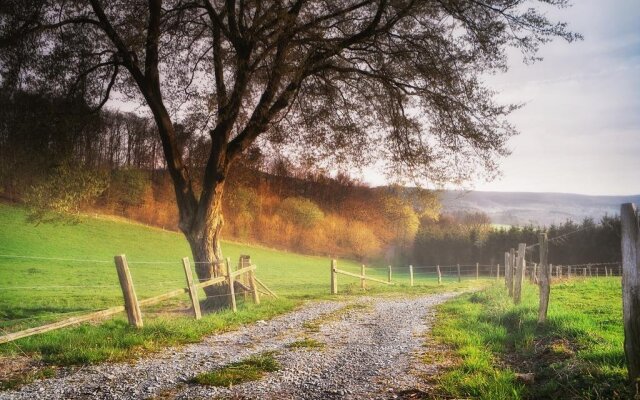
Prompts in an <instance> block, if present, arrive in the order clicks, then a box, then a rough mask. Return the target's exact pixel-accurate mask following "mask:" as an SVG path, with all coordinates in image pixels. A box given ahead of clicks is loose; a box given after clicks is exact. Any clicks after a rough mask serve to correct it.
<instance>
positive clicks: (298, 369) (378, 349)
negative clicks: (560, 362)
mask: <svg viewBox="0 0 640 400" xmlns="http://www.w3.org/2000/svg"><path fill="white" fill-rule="evenodd" d="M454 295H455V294H438V295H425V296H420V297H412V298H409V299H402V298H397V297H396V298H373V297H367V298H358V299H357V300H353V301H350V302H330V301H324V302H311V303H308V304H307V305H305V306H304V307H302V308H301V309H299V310H296V311H294V312H291V313H289V314H286V315H282V316H279V317H277V318H274V319H272V320H270V321H266V322H265V321H260V322H258V323H255V324H251V325H247V326H245V327H243V328H241V329H239V330H237V331H234V332H229V333H225V334H221V335H215V336H211V337H208V338H206V339H205V340H204V341H203V342H202V343H198V344H193V345H188V346H184V347H180V348H174V349H167V350H166V351H165V352H163V353H160V354H154V355H151V356H149V357H146V358H142V359H140V360H138V361H136V362H134V363H117V364H102V365H98V366H92V367H87V368H83V369H80V370H77V371H74V372H70V373H68V374H66V375H64V376H59V377H56V378H52V379H48V380H44V381H39V382H35V383H33V384H30V385H27V386H24V387H22V388H21V389H20V390H19V391H17V392H3V393H0V399H33V398H42V399H44V398H50V399H59V398H65V399H81V398H99V399H130V398H140V399H142V398H154V397H155V398H178V399H200V398H202V399H204V398H207V399H210V398H249V399H386V398H397V397H401V394H402V393H403V392H405V391H407V390H416V389H418V390H419V389H421V388H423V379H421V378H420V375H421V374H425V373H430V371H429V366H425V365H424V364H423V363H421V362H420V360H419V355H420V354H421V353H422V352H424V351H425V349H424V347H423V344H424V338H423V337H422V336H423V334H424V333H425V332H426V330H427V329H429V324H430V322H431V319H432V318H431V316H432V313H433V307H434V306H435V305H437V304H439V303H441V302H443V301H445V300H446V299H448V298H451V297H452V296H454ZM303 338H311V339H315V340H317V341H319V342H321V343H324V347H323V348H321V349H308V348H298V349H290V348H289V347H288V345H289V344H291V343H292V342H295V341H297V340H300V339H303ZM265 351H275V352H276V353H275V354H276V358H277V359H278V361H279V362H280V364H281V366H282V368H281V369H280V370H279V371H277V372H274V373H271V374H269V375H267V376H266V377H265V378H264V379H262V380H260V381H257V382H249V383H245V384H242V385H238V386H235V387H233V388H219V387H208V386H200V385H197V384H193V383H189V380H190V379H191V378H192V377H193V376H195V375H196V374H198V373H200V372H203V371H210V370H212V369H214V368H216V367H219V366H222V365H225V364H228V363H230V362H234V361H238V360H241V359H243V358H246V357H247V356H249V355H251V354H257V353H261V352H265Z"/></svg>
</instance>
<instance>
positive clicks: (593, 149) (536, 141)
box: [362, 0, 640, 196]
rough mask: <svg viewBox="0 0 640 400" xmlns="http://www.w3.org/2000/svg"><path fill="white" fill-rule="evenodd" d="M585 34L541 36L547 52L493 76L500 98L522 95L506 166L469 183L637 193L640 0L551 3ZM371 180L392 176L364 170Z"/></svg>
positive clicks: (481, 187)
mask: <svg viewBox="0 0 640 400" xmlns="http://www.w3.org/2000/svg"><path fill="white" fill-rule="evenodd" d="M549 15H552V16H553V17H555V18H556V19H558V20H561V21H566V22H568V24H569V28H570V29H572V30H574V31H576V32H579V33H581V34H582V35H583V36H584V40H583V41H578V42H576V43H571V44H568V43H566V42H563V41H560V40H556V41H554V42H553V43H549V44H548V45H546V46H543V47H542V48H541V50H540V55H541V56H542V57H544V60H543V61H540V62H537V63H535V64H533V65H524V64H523V63H522V61H521V57H520V56H519V54H518V53H516V52H511V53H510V70H509V71H508V72H507V73H505V74H498V75H495V76H491V77H489V79H487V83H488V85H489V87H490V88H492V89H494V90H496V91H498V92H499V95H498V97H497V98H498V100H500V101H501V102H513V103H525V105H524V107H523V108H522V109H520V110H518V111H516V112H514V113H513V114H512V115H511V116H510V118H509V120H510V122H512V123H513V124H514V125H515V126H516V128H517V129H518V130H519V131H520V135H518V136H515V137H513V138H511V139H510V140H509V142H508V147H509V148H510V149H511V150H512V154H511V155H510V156H508V157H506V158H504V159H503V160H501V161H500V167H501V170H502V176H501V177H499V178H498V179H496V180H494V181H493V182H480V181H476V182H472V183H471V184H470V185H468V186H466V187H465V188H463V189H472V190H476V191H500V192H536V193H575V194H583V195H604V196H628V195H632V194H637V193H640V176H639V174H638V172H637V171H640V157H638V154H640V140H638V139H640V114H639V113H638V110H640V95H638V93H640V25H639V24H638V23H637V21H638V20H640V2H638V1H636V0H615V1H612V2H607V3H606V4H605V3H603V2H601V1H597V0H581V1H579V2H577V1H576V2H574V4H573V6H572V7H569V8H566V9H562V10H553V11H550V12H549ZM362 178H363V179H364V180H365V181H366V182H368V183H369V184H372V185H381V184H385V183H386V182H387V180H386V179H385V177H384V175H383V174H382V173H380V172H378V171H373V170H367V171H365V172H364V173H363V175H362Z"/></svg>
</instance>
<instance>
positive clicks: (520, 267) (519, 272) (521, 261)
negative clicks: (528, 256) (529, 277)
mask: <svg viewBox="0 0 640 400" xmlns="http://www.w3.org/2000/svg"><path fill="white" fill-rule="evenodd" d="M526 249H527V245H526V244H525V243H520V244H518V259H517V261H516V276H515V279H514V288H513V302H514V303H515V304H519V303H520V300H521V299H522V282H523V281H524V274H525V262H526V261H525V258H524V253H525V251H526Z"/></svg>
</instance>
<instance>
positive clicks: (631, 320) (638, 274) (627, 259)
mask: <svg viewBox="0 0 640 400" xmlns="http://www.w3.org/2000/svg"><path fill="white" fill-rule="evenodd" d="M638 217H639V216H638V212H637V210H636V206H635V204H633V203H625V204H623V205H622V206H621V207H620V218H621V219H622V243H621V247H622V315H623V320H624V353H625V356H626V358H627V369H628V372H629V380H630V382H631V385H632V393H633V395H635V397H634V398H638V396H640V257H639V256H640V226H639V223H640V220H639V218H638Z"/></svg>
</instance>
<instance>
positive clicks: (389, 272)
mask: <svg viewBox="0 0 640 400" xmlns="http://www.w3.org/2000/svg"><path fill="white" fill-rule="evenodd" d="M388 268H389V271H388V273H387V280H388V282H391V265H389V267H388Z"/></svg>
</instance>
